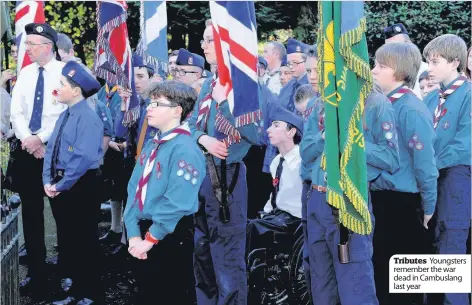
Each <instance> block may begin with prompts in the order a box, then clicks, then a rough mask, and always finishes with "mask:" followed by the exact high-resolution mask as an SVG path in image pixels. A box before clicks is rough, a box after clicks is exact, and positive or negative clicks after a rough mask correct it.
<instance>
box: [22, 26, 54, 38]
mask: <svg viewBox="0 0 472 305" xmlns="http://www.w3.org/2000/svg"><path fill="white" fill-rule="evenodd" d="M25 32H26V35H33V34H34V35H40V36H43V37H46V38H47V39H49V40H52V41H53V42H54V43H56V42H57V32H56V31H55V30H54V29H53V28H52V27H51V26H50V25H49V24H47V23H28V24H27V25H25Z"/></svg>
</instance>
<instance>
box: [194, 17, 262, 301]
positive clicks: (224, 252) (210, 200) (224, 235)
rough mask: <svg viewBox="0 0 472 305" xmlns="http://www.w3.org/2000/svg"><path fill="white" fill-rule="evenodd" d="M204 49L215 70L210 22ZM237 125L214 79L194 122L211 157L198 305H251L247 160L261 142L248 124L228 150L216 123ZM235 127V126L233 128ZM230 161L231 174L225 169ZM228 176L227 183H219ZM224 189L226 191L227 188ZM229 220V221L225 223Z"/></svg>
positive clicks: (198, 248)
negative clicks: (247, 257)
mask: <svg viewBox="0 0 472 305" xmlns="http://www.w3.org/2000/svg"><path fill="white" fill-rule="evenodd" d="M202 48H203V50H204V53H205V57H206V60H207V62H208V63H209V64H216V51H215V44H214V41H213V29H212V24H211V22H207V27H206V29H205V32H204V34H203V41H202ZM217 116H219V117H220V118H225V119H226V120H227V121H229V122H230V124H234V117H233V115H232V113H231V111H230V109H229V105H228V101H227V100H226V94H225V87H223V86H222V85H221V84H219V81H218V80H213V79H210V80H208V81H207V82H206V83H205V84H204V85H203V87H202V90H201V92H200V96H199V99H198V102H197V103H195V108H194V111H193V115H192V116H191V117H190V119H189V125H190V128H191V130H192V136H193V138H194V140H195V141H197V143H199V144H200V145H201V146H202V148H203V149H205V151H206V152H208V153H207V155H206V156H207V171H208V172H209V173H208V174H207V175H206V176H205V178H204V181H203V184H202V187H201V189H200V198H201V205H200V208H199V210H198V212H197V213H196V214H195V252H194V272H195V278H196V289H197V303H198V304H199V305H203V304H240V305H243V304H246V303H247V279H246V276H247V274H246V263H245V260H244V252H245V246H246V222H247V183H246V167H245V166H244V163H243V162H242V159H243V158H244V156H245V155H246V154H247V152H248V150H249V147H250V146H251V144H257V143H258V142H259V133H258V127H257V126H256V125H255V124H248V125H245V126H242V127H240V128H237V131H238V132H239V134H240V135H241V140H240V141H239V142H236V143H233V144H232V145H230V146H229V147H228V148H227V147H226V145H225V144H224V143H223V141H220V140H218V139H217V138H216V137H217V135H218V134H221V132H219V131H218V130H222V129H221V127H223V126H222V125H219V127H218V126H217V125H218V124H217V123H216V117H217ZM231 122H233V123H231ZM221 160H226V168H223V169H222V168H221V163H222V162H221ZM221 174H225V175H226V178H227V179H226V183H221V181H223V180H220V178H219V177H221ZM225 184H226V185H227V190H226V191H227V192H226V194H225V195H227V197H226V198H227V201H228V204H227V205H226V207H227V208H228V210H229V211H228V210H224V209H223V208H221V211H222V213H223V212H225V211H228V212H229V218H230V219H229V222H227V223H225V222H223V221H222V218H223V217H220V202H219V200H220V196H216V195H215V191H216V192H218V193H219V192H221V193H223V191H224V190H222V188H223V187H224V185H225ZM222 185H223V187H222ZM223 220H224V219H223Z"/></svg>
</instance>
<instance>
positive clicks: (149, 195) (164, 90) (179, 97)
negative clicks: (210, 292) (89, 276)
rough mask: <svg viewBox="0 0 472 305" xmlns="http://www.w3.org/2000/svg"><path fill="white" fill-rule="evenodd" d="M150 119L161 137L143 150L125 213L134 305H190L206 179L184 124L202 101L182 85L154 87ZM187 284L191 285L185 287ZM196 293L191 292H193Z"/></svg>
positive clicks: (166, 83) (200, 157)
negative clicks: (195, 232) (195, 231)
mask: <svg viewBox="0 0 472 305" xmlns="http://www.w3.org/2000/svg"><path fill="white" fill-rule="evenodd" d="M149 97H150V99H151V101H150V104H149V106H148V107H147V113H146V119H147V121H148V124H149V126H152V127H153V128H156V129H159V130H160V131H161V133H160V135H157V136H155V137H154V139H153V140H150V141H148V142H147V143H146V145H145V146H144V148H143V150H142V152H141V154H140V156H139V158H138V161H137V162H136V166H135V168H134V171H133V174H132V176H131V180H130V181H129V184H128V203H127V205H126V210H125V213H124V220H125V226H126V229H127V232H128V239H129V248H128V251H129V253H130V254H131V255H132V256H133V257H135V258H136V259H138V260H136V261H135V272H136V273H135V274H136V280H137V282H138V287H139V292H138V297H137V298H138V299H137V301H136V303H135V304H144V305H146V304H151V303H153V302H156V299H157V300H159V301H158V302H159V304H191V302H190V301H191V297H192V295H193V294H194V292H193V293H189V291H187V289H189V288H191V287H192V286H194V285H193V278H192V276H191V275H188V276H183V275H184V274H186V273H187V274H188V272H189V270H192V245H193V240H192V235H191V233H190V230H188V228H189V227H190V226H191V225H192V216H191V215H192V214H193V213H195V212H196V211H197V209H198V191H199V189H200V186H201V184H202V182H203V179H204V177H205V159H204V157H203V154H202V152H201V150H200V149H199V147H198V145H197V144H196V143H195V141H194V140H193V138H192V137H191V135H190V129H189V127H188V124H187V123H185V124H182V121H183V120H184V119H185V118H186V117H187V115H188V114H189V113H190V112H191V111H192V109H193V105H194V103H195V100H196V98H197V95H196V92H195V91H194V90H193V89H192V88H191V87H189V86H187V85H185V84H183V83H181V82H177V81H164V82H161V83H154V84H153V85H152V86H151V88H150V90H149ZM185 281H187V282H185ZM190 291H191V290H190Z"/></svg>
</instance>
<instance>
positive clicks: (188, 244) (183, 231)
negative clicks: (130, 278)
mask: <svg viewBox="0 0 472 305" xmlns="http://www.w3.org/2000/svg"><path fill="white" fill-rule="evenodd" d="M151 224H152V221H150V220H141V221H140V227H141V233H142V237H143V238H144V235H145V234H146V232H147V231H148V229H149V227H150V226H151ZM192 254H193V220H192V216H185V217H183V218H182V219H181V220H180V221H179V223H178V224H177V226H176V228H175V230H174V232H173V233H171V234H168V235H167V236H166V237H165V238H164V239H163V240H161V241H159V243H158V244H157V245H155V246H153V247H152V249H151V250H149V251H148V252H147V259H145V260H140V259H137V258H133V271H134V272H133V273H134V274H135V276H136V282H137V284H138V295H137V300H136V303H134V304H136V305H155V304H159V305H167V304H168V305H176V304H178V305H193V304H194V303H195V279H194V275H193V256H192Z"/></svg>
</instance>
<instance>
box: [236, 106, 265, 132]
mask: <svg viewBox="0 0 472 305" xmlns="http://www.w3.org/2000/svg"><path fill="white" fill-rule="evenodd" d="M261 118H262V111H261V109H257V110H255V111H253V112H249V113H245V114H243V115H240V116H238V117H237V118H236V119H235V123H236V124H235V127H236V128H239V127H243V126H245V125H249V124H252V123H256V122H259V121H260V120H261Z"/></svg>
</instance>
